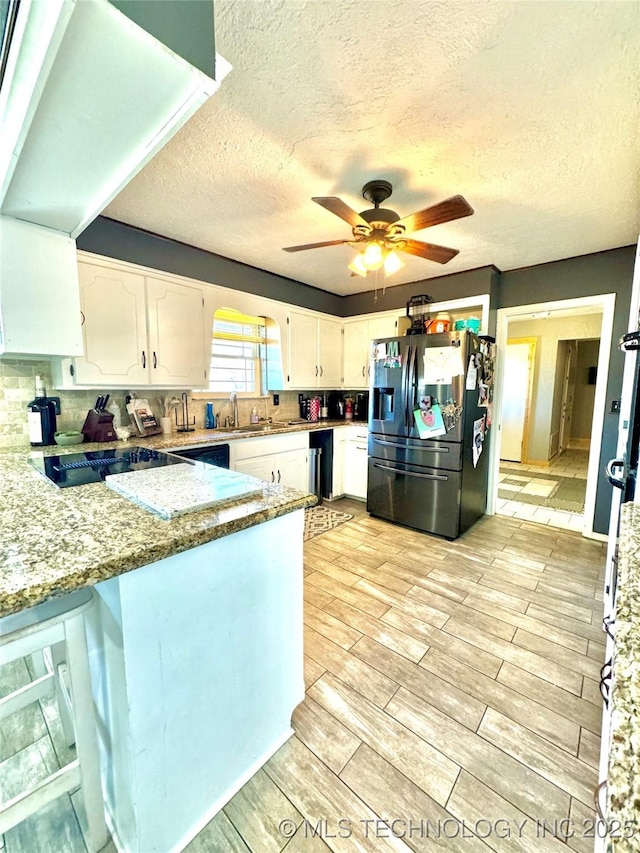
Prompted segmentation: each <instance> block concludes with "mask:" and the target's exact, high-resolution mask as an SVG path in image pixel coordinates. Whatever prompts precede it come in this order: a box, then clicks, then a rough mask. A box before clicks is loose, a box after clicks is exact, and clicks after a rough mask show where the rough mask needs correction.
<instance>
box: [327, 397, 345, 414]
mask: <svg viewBox="0 0 640 853" xmlns="http://www.w3.org/2000/svg"><path fill="white" fill-rule="evenodd" d="M327 409H328V412H327V414H328V416H329V418H330V419H331V420H332V421H338V420H342V419H343V418H344V398H343V396H342V394H339V393H338V392H337V391H332V392H331V393H330V394H327Z"/></svg>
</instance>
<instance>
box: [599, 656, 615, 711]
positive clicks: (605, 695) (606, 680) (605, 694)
mask: <svg viewBox="0 0 640 853" xmlns="http://www.w3.org/2000/svg"><path fill="white" fill-rule="evenodd" d="M612 667H613V659H612V658H609V660H608V661H607V662H606V663H605V664H603V666H602V669H601V670H600V685H599V686H600V695H601V696H602V699H603V701H604V705H605V708H608V707H609V692H610V690H611V684H610V681H611V675H612V674H613V669H612ZM607 669H608V670H609V672H608V673H607V674H606V675H605V671H606V670H607Z"/></svg>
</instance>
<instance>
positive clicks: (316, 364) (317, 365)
mask: <svg viewBox="0 0 640 853" xmlns="http://www.w3.org/2000/svg"><path fill="white" fill-rule="evenodd" d="M317 375H318V365H317V364H316V376H317Z"/></svg>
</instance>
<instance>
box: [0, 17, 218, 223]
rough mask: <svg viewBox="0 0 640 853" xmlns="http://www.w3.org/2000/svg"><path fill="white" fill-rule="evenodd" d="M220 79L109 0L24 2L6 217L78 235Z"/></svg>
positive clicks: (0, 105)
mask: <svg viewBox="0 0 640 853" xmlns="http://www.w3.org/2000/svg"><path fill="white" fill-rule="evenodd" d="M229 70H230V66H229V64H228V63H227V62H225V60H224V59H223V58H222V57H217V63H216V76H217V77H218V80H217V81H215V80H212V79H211V78H210V77H208V76H207V75H205V74H203V73H202V72H201V71H200V70H198V69H197V68H195V67H194V66H192V65H190V64H189V63H188V62H187V61H185V60H184V59H183V58H182V57H181V56H178V55H177V54H175V53H174V52H173V51H172V50H171V49H169V48H168V47H166V45H164V44H161V43H160V42H159V41H158V40H157V39H155V38H154V37H153V36H152V35H150V34H149V33H148V32H146V31H145V30H144V29H142V28H141V27H139V26H137V24H135V23H134V22H133V21H131V20H130V19H129V18H128V17H126V16H125V15H123V14H122V13H121V12H120V11H118V10H117V9H116V8H115V7H114V6H113V5H112V4H111V3H107V2H104V0H82V2H67V0H46V2H35V3H34V2H30V3H26V2H25V3H21V4H20V6H19V8H18V11H17V15H16V23H15V28H14V31H13V36H12V39H11V41H10V44H9V51H8V60H7V63H6V73H5V75H4V79H3V86H2V88H3V94H4V97H3V98H2V99H0V126H2V128H3V134H2V139H1V140H0V204H1V206H2V213H4V214H6V215H9V216H13V217H15V218H17V219H23V220H26V221H29V222H34V223H36V224H39V225H45V226H46V227H48V228H52V229H54V230H57V231H61V232H64V233H66V234H67V235H70V236H71V237H76V236H77V235H78V234H80V233H81V232H82V231H83V230H84V229H85V228H86V227H87V225H88V224H89V223H90V222H91V221H92V220H93V219H95V217H96V216H97V215H98V214H99V213H101V211H102V210H103V209H104V208H105V206H106V205H107V204H108V203H109V202H110V201H111V199H112V198H114V197H115V196H116V194H117V193H118V192H119V191H120V190H121V189H122V188H123V187H124V186H125V185H126V184H127V183H128V182H129V181H130V180H131V178H132V177H133V176H134V175H135V174H136V173H137V172H138V171H139V170H140V169H141V168H142V167H143V166H144V165H145V163H147V162H148V161H149V160H150V159H151V158H152V157H153V155H154V154H155V153H156V152H157V151H159V150H160V148H162V146H163V145H165V144H166V142H167V141H168V140H169V139H170V138H171V137H172V136H173V135H174V134H175V133H176V131H177V130H179V128H180V127H182V125H183V124H184V123H185V122H186V121H187V119H188V118H189V117H190V116H191V115H192V114H193V113H194V112H195V111H196V110H197V109H198V107H199V106H200V105H201V104H202V103H204V101H206V100H207V99H208V98H209V97H210V96H211V95H212V94H213V93H214V92H215V90H216V89H217V87H218V86H219V83H220V80H221V79H222V78H223V77H224V75H225V74H226V73H227V72H228V71H229Z"/></svg>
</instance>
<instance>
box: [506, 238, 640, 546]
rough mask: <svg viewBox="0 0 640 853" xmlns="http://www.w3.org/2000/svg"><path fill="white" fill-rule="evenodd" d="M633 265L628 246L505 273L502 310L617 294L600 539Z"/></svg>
mask: <svg viewBox="0 0 640 853" xmlns="http://www.w3.org/2000/svg"><path fill="white" fill-rule="evenodd" d="M634 260H635V246H626V247H624V248H622V249H611V250H610V251H608V252H598V253H596V254H593V255H581V256H580V257H578V258H568V259H567V260H564V261H554V262H553V263H549V264H541V265H539V266H535V267H526V268H524V269H520V270H511V271H509V272H505V273H502V275H501V282H500V305H499V307H500V308H512V307H515V306H517V305H531V304H535V303H537V302H550V301H554V300H557V299H573V298H575V297H578V296H596V295H598V294H601V293H615V294H616V305H615V315H614V322H613V339H612V344H611V356H610V359H611V360H610V362H609V376H608V379H607V407H606V410H605V416H604V428H603V431H602V449H601V451H600V462H599V471H600V475H599V480H598V491H597V494H596V511H595V518H594V530H595V531H597V532H598V533H607V531H608V529H609V510H610V506H611V486H610V485H609V483H608V482H607V479H606V477H605V475H604V468H605V465H606V464H607V462H608V461H609V459H613V458H614V457H615V455H616V449H617V442H618V415H617V414H613V413H612V412H611V411H610V409H611V401H612V400H617V399H619V397H620V392H621V389H622V370H623V365H624V356H623V354H622V353H621V352H620V350H619V349H618V341H619V339H620V337H621V336H622V335H623V334H624V333H625V332H626V331H627V328H628V324H629V303H630V301H631V286H632V283H633V265H634Z"/></svg>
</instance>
